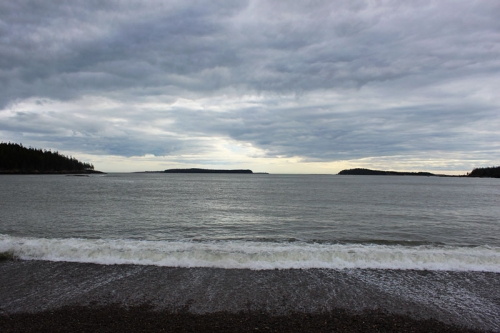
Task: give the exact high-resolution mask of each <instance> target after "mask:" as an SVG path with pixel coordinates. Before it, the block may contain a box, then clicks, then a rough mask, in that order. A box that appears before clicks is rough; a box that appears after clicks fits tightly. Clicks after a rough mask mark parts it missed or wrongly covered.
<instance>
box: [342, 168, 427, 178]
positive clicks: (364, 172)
mask: <svg viewBox="0 0 500 333" xmlns="http://www.w3.org/2000/svg"><path fill="white" fill-rule="evenodd" d="M339 175H356V176H358V175H363V176H427V177H429V176H436V175H435V174H433V173H430V172H399V171H382V170H370V169H361V168H356V169H349V170H342V171H340V172H339Z"/></svg>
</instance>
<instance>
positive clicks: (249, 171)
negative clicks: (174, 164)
mask: <svg viewBox="0 0 500 333" xmlns="http://www.w3.org/2000/svg"><path fill="white" fill-rule="evenodd" d="M165 172H166V173H246V174H248V173H253V172H252V170H211V169H197V168H193V169H168V170H165Z"/></svg>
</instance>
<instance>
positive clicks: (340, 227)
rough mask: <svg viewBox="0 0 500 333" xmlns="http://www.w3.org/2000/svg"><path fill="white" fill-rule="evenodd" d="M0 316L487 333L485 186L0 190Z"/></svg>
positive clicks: (370, 180) (494, 297)
mask: <svg viewBox="0 0 500 333" xmlns="http://www.w3.org/2000/svg"><path fill="white" fill-rule="evenodd" d="M0 253H3V255H4V256H5V255H7V256H13V257H15V258H18V259H21V260H15V261H0V308H1V310H2V311H7V312H19V311H20V312H23V311H40V310H46V309H52V308H55V307H58V306H63V305H71V304H75V303H76V304H81V305H86V304H87V305H92V304H96V303H97V304H115V303H122V304H125V305H127V306H128V305H130V304H138V303H139V304H140V303H142V302H148V303H151V304H153V305H155V306H157V307H159V308H166V309H174V310H175V309H177V310H182V311H184V310H186V309H188V310H189V311H191V312H195V313H204V312H213V311H236V312H237V311H246V310H252V309H253V310H259V311H260V310H264V311H269V312H271V313H287V312H290V311H306V312H317V311H329V310H332V309H335V308H344V309H348V310H351V311H353V312H357V311H363V310H366V309H368V310H373V309H379V310H382V311H388V312H391V313H402V314H410V315H412V316H414V317H416V318H428V317H432V318H437V319H439V320H442V321H445V322H451V323H455V324H459V325H467V326H470V327H474V328H479V329H486V330H493V331H500V319H499V318H500V274H499V272H500V182H499V180H497V179H469V178H439V177H408V176H337V175H335V176H334V175H225V174H212V175H210V174H161V173H147V174H145V173H141V174H107V175H92V176H90V177H72V176H63V175H36V176H30V175H23V176H15V175H8V176H7V175H5V176H0Z"/></svg>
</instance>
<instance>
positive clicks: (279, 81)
mask: <svg viewBox="0 0 500 333" xmlns="http://www.w3.org/2000/svg"><path fill="white" fill-rule="evenodd" d="M499 14H500V4H498V3H497V2H495V1H476V2H470V1H412V2H406V1H376V2H374V1H309V2H298V3H295V2H290V1H214V2H208V3H207V2H200V1H178V2H176V1H169V2H163V1H149V2H142V1H137V2H136V1H109V2H106V3H104V4H103V3H101V2H98V1H95V2H93V1H71V2H64V1H61V2H59V1H58V2H51V1H49V2H40V1H4V2H2V3H0V110H2V111H0V136H1V138H3V139H9V140H14V139H15V140H17V139H20V140H21V139H23V138H24V139H29V140H30V141H32V142H36V141H39V142H53V143H54V144H57V145H60V146H64V147H66V149H80V150H82V149H83V150H84V151H86V152H88V153H106V154H116V155H123V156H132V155H143V154H155V155H175V154H176V153H180V152H191V153H192V154H196V153H197V152H200V151H210V149H211V148H210V145H207V144H206V143H205V142H203V141H202V140H201V139H200V138H206V137H210V136H217V137H227V138H231V139H233V140H236V141H239V142H245V143H251V144H252V145H254V146H255V147H258V148H261V149H263V150H264V151H265V153H266V154H267V156H270V157H273V156H300V157H303V158H304V159H306V160H320V161H331V160H342V159H352V158H362V157H370V156H382V155H383V156H390V155H397V154H412V153H417V152H430V153H432V152H437V153H439V152H440V151H450V152H470V153H471V154H472V153H473V152H475V151H484V150H485V149H486V150H489V152H490V154H491V156H492V159H493V160H495V159H497V160H498V159H499V158H500V152H499V147H498V145H499V142H500V137H499V134H497V133H496V132H495V131H494V128H495V126H496V125H498V124H499V122H500V116H499V114H500V112H499V111H500V110H499V108H500V103H499V99H498V97H496V96H495V93H494V91H497V89H498V88H500V83H499V82H498V77H499V74H500V60H499V59H500V21H499V20H498V16H499ZM322 94H324V99H323V100H321V97H318V96H321V95H322ZM248 95H252V96H261V97H262V101H261V102H255V103H254V105H252V106H248V105H246V106H241V107H235V106H234V105H233V106H231V105H226V106H224V105H223V104H224V102H221V106H220V107H221V108H224V110H223V111H224V112H218V111H217V112H216V111H214V110H213V107H214V103H215V102H214V101H217V100H221V99H223V97H224V96H227V97H228V99H233V100H234V99H235V100H237V99H238V98H241V99H243V98H244V97H245V96H248ZM311 95H314V96H315V98H311V97H310V96H311ZM89 96H91V97H92V96H94V97H100V98H104V99H108V100H114V101H117V102H120V103H122V105H121V106H118V107H116V108H113V109H108V108H103V109H102V110H93V111H87V110H85V108H84V107H82V108H80V109H79V110H76V111H75V109H74V108H70V109H71V110H69V111H68V110H65V109H64V108H61V107H60V106H59V107H54V108H52V109H51V108H46V107H45V108H42V106H38V105H37V104H36V103H32V106H30V107H28V109H26V108H25V109H23V110H19V109H16V105H18V103H20V102H23V101H26V100H28V101H29V100H30V99H37V98H39V99H44V98H45V99H49V100H52V101H64V102H66V103H69V104H71V103H77V104H78V103H80V102H81V100H82V99H85V98H88V97H89ZM221 96H222V97H221ZM290 96H292V97H290ZM293 96H295V102H294V103H292V104H290V103H289V98H292V99H293ZM178 99H185V100H191V101H199V100H200V99H203V100H206V101H208V102H206V103H207V104H210V107H207V108H204V107H200V106H199V105H198V106H196V105H195V106H191V107H189V106H183V107H173V106H172V104H173V103H174V102H175V101H176V100H178ZM162 103H163V104H162ZM151 104H155V106H154V107H151V106H150V105H151ZM148 105H149V106H148ZM162 105H163V106H162ZM163 119H169V120H171V122H169V125H168V126H167V125H165V124H163V123H162V120H163ZM148 128H150V133H149V134H148V131H149V130H148ZM485 143H487V144H485ZM485 146H486V147H487V148H485Z"/></svg>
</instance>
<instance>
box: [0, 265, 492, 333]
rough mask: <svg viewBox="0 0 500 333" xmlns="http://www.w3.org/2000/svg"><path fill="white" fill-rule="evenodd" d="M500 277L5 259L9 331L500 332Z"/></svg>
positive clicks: (2, 290) (2, 288) (1, 279)
mask: <svg viewBox="0 0 500 333" xmlns="http://www.w3.org/2000/svg"><path fill="white" fill-rule="evenodd" d="M499 277H500V274H498V273H491V272H453V271H412V270H399V271H398V270H376V269H345V270H331V269H306V270H302V269H285V270H248V269H222V268H174V267H157V266H135V265H97V264H84V263H69V262H48V261H22V260H6V261H2V262H0V304H1V306H0V307H1V311H0V317H1V320H0V328H1V329H2V331H9V330H10V331H12V332H14V331H29V330H30V329H31V330H36V329H38V328H39V327H46V330H47V331H54V330H57V329H61V330H66V331H69V330H74V329H75V326H68V325H77V324H76V323H78V321H80V322H84V323H85V325H86V326H81V327H79V328H78V329H79V330H83V329H84V328H85V327H87V330H88V331H92V330H95V329H96V328H97V327H98V326H97V325H101V324H102V323H103V322H104V323H105V324H103V325H104V327H108V328H109V331H114V330H120V327H122V326H119V325H124V326H123V327H125V328H127V327H130V330H135V329H133V328H137V327H141V326H140V325H144V330H146V331H147V329H148V327H149V329H151V330H152V331H155V330H157V329H158V328H159V327H160V326H158V325H166V326H161V327H164V328H166V329H170V330H181V331H182V330H185V331H204V330H218V331H228V332H229V331H249V330H252V331H253V329H254V328H255V327H257V328H259V330H260V331H262V330H268V331H273V330H274V331H284V332H286V331H301V330H302V331H325V330H335V331H367V330H370V327H371V330H372V331H376V330H381V331H388V332H391V331H415V332H416V331H429V330H431V331H434V332H447V331H449V332H457V331H460V329H461V327H462V328H463V327H465V328H466V329H465V330H463V331H464V332H468V331H470V332H472V331H474V330H476V331H498V330H499V329H500V319H499V318H500V304H499V299H500V297H499V295H500V278H499ZM30 323H31V324H30ZM29 325H32V326H29ZM40 325H41V326H40ZM82 325H83V324H82ZM93 325H94V326H93ZM117 325H118V326H117ZM138 325H139V326H138ZM252 325H253V327H252ZM301 325H303V326H301ZM99 327H101V326H99ZM266 327H267V328H268V329H267V328H266ZM92 328H93V329H92ZM38 331H39V330H38Z"/></svg>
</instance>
